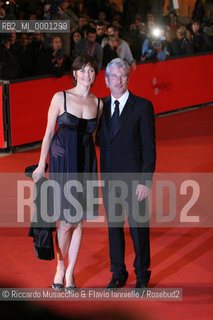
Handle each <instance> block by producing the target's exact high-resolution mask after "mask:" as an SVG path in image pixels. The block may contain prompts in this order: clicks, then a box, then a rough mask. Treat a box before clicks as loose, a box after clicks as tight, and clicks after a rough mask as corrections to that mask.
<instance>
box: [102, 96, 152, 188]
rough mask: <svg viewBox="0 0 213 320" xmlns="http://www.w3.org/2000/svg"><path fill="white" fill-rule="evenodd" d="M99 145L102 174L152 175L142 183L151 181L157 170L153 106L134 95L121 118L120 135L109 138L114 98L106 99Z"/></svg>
mask: <svg viewBox="0 0 213 320" xmlns="http://www.w3.org/2000/svg"><path fill="white" fill-rule="evenodd" d="M103 102H104V109H103V114H102V117H101V120H100V129H99V145H100V165H101V171H102V172H111V173H122V172H123V173H133V172H134V173H149V174H146V175H145V177H143V175H141V179H140V183H142V184H144V183H145V180H151V179H152V175H153V172H154V169H155V162H156V150H155V118H154V111H153V106H152V103H151V102H150V101H149V100H146V99H143V98H141V97H137V96H135V95H133V94H132V93H131V92H130V94H129V98H128V100H127V102H126V105H125V107H124V109H123V111H122V113H121V115H120V120H121V121H120V127H119V130H118V131H117V134H116V135H115V136H114V137H112V136H111V134H110V131H111V130H110V118H111V96H108V97H106V98H104V99H103Z"/></svg>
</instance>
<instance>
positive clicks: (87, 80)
mask: <svg viewBox="0 0 213 320" xmlns="http://www.w3.org/2000/svg"><path fill="white" fill-rule="evenodd" d="M73 74H74V77H75V78H76V81H77V85H79V84H80V85H83V86H86V87H88V86H91V85H92V84H93V83H94V81H95V70H94V68H93V67H91V66H90V65H89V64H87V65H86V66H85V67H83V68H82V69H80V70H75V71H74V73H73Z"/></svg>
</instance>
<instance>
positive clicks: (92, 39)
mask: <svg viewBox="0 0 213 320" xmlns="http://www.w3.org/2000/svg"><path fill="white" fill-rule="evenodd" d="M95 39H96V33H88V35H87V40H88V41H89V42H90V43H93V42H95Z"/></svg>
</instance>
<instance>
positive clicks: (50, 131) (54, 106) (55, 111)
mask: <svg viewBox="0 0 213 320" xmlns="http://www.w3.org/2000/svg"><path fill="white" fill-rule="evenodd" d="M61 103H62V93H61V92H57V93H56V94H55V95H54V96H53V98H52V101H51V103H50V107H49V111H48V120H47V127H46V131H45V135H44V138H43V141H42V145H41V154H40V160H39V163H38V167H37V168H36V170H34V172H33V174H32V178H33V181H34V182H35V183H36V182H37V181H38V180H39V179H41V178H42V177H43V176H45V163H46V159H47V155H48V152H49V147H50V142H51V140H52V137H53V135H54V132H55V126H56V121H57V117H58V115H59V113H60V105H61Z"/></svg>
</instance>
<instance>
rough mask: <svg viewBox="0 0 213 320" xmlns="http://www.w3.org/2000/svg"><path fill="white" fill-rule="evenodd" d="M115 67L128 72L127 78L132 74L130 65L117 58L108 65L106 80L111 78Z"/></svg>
mask: <svg viewBox="0 0 213 320" xmlns="http://www.w3.org/2000/svg"><path fill="white" fill-rule="evenodd" d="M113 67H118V68H122V69H124V70H125V71H126V74H127V76H128V77H129V73H130V68H129V64H128V63H127V62H126V61H124V60H122V59H120V58H115V59H113V60H111V61H110V62H109V63H108V64H107V67H106V71H105V78H109V74H110V70H111V68H113Z"/></svg>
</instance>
